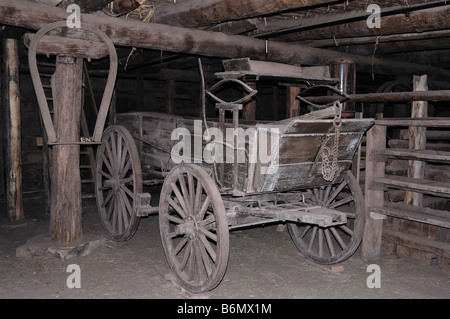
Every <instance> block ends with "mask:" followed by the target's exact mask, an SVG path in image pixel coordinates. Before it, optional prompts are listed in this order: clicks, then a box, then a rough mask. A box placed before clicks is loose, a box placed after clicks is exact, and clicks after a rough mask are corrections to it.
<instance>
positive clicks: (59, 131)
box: [50, 56, 83, 244]
mask: <svg viewBox="0 0 450 319" xmlns="http://www.w3.org/2000/svg"><path fill="white" fill-rule="evenodd" d="M82 70H83V59H81V58H73V57H68V56H64V57H63V56H57V58H56V70H55V73H54V75H53V77H52V91H53V101H54V110H55V114H54V123H55V129H56V136H57V138H58V144H57V145H55V146H53V151H52V158H51V161H52V165H51V173H50V178H51V208H50V234H51V235H52V236H53V237H54V239H55V240H56V242H57V243H63V244H68V243H71V242H74V241H76V240H78V239H81V237H82V228H81V216H82V206H81V204H82V203H81V182H80V167H79V162H80V145H78V144H76V143H77V142H79V140H80V115H81V86H82V72H83V71H82Z"/></svg>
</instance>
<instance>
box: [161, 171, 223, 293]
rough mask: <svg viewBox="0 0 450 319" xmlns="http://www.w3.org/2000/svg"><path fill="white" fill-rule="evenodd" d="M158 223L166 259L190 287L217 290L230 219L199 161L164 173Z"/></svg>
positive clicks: (182, 282)
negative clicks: (197, 163)
mask: <svg viewBox="0 0 450 319" xmlns="http://www.w3.org/2000/svg"><path fill="white" fill-rule="evenodd" d="M159 227H160V232H161V240H162V244H163V248H164V252H165V255H166V258H167V262H168V263H169V266H170V268H171V270H172V272H173V274H174V275H175V277H176V278H177V280H178V283H179V284H180V285H181V286H182V287H183V288H185V289H186V290H188V291H191V292H194V293H201V292H205V291H209V290H212V289H214V288H215V287H216V286H217V285H218V284H219V283H220V281H221V280H222V278H223V276H224V274H225V271H226V268H227V265H228V255H229V230H228V221H227V216H226V212H225V206H224V204H223V201H222V198H221V195H220V193H219V190H218V189H217V186H216V184H215V182H214V181H213V180H212V178H211V177H210V176H209V175H208V174H207V173H206V171H205V170H203V169H202V168H200V167H199V166H197V165H190V164H181V165H178V166H176V167H174V168H173V169H172V170H171V171H170V173H169V174H168V175H167V176H166V178H165V180H164V184H163V187H162V190H161V197H160V204H159Z"/></svg>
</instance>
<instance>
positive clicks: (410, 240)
mask: <svg viewBox="0 0 450 319" xmlns="http://www.w3.org/2000/svg"><path fill="white" fill-rule="evenodd" d="M383 240H386V241H388V242H392V243H394V244H396V245H402V246H406V247H409V248H413V249H417V250H420V251H422V252H425V253H430V254H433V255H437V256H442V257H444V258H450V244H448V243H444V242H438V241H435V240H430V239H427V238H423V237H419V236H415V235H411V234H405V233H401V232H399V231H393V230H389V229H386V230H385V231H383Z"/></svg>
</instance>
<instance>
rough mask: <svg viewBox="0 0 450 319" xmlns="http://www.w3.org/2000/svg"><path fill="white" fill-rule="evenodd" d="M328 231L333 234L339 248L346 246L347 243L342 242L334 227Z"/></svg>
mask: <svg viewBox="0 0 450 319" xmlns="http://www.w3.org/2000/svg"><path fill="white" fill-rule="evenodd" d="M330 231H331V233H332V234H333V237H334V239H336V241H337V242H338V244H339V246H341V248H342V249H344V248H345V246H347V244H346V243H345V242H344V240H343V239H342V237H341V236H340V235H339V234H338V232H337V231H336V228H335V227H331V228H330Z"/></svg>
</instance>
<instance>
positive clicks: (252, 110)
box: [242, 82, 256, 121]
mask: <svg viewBox="0 0 450 319" xmlns="http://www.w3.org/2000/svg"><path fill="white" fill-rule="evenodd" d="M246 84H247V85H248V86H250V87H251V88H252V89H254V90H256V82H246ZM242 117H243V119H244V120H250V121H254V120H256V99H255V98H253V99H252V100H251V101H250V102H248V103H247V104H245V105H244V110H243V115H242Z"/></svg>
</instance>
